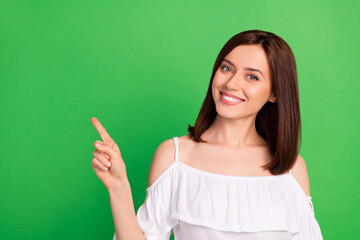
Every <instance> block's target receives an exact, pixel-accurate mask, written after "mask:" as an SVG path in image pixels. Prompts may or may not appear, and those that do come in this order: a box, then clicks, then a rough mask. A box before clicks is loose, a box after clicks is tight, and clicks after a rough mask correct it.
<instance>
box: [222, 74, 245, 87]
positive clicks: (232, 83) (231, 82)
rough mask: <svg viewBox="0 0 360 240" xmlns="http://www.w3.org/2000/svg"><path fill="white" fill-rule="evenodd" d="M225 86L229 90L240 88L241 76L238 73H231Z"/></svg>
mask: <svg viewBox="0 0 360 240" xmlns="http://www.w3.org/2000/svg"><path fill="white" fill-rule="evenodd" d="M226 87H227V88H228V89H229V90H230V89H232V90H240V89H241V88H242V87H243V86H242V81H241V77H240V76H239V75H233V76H232V77H231V78H229V79H228V81H227V82H226Z"/></svg>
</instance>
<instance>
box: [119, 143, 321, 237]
mask: <svg viewBox="0 0 360 240" xmlns="http://www.w3.org/2000/svg"><path fill="white" fill-rule="evenodd" d="M173 140H174V144H175V161H174V162H173V163H172V164H171V165H170V166H169V167H168V168H167V169H166V170H165V171H164V172H163V173H162V174H161V175H160V176H159V177H158V178H157V179H156V180H155V181H154V182H153V183H152V184H151V186H149V187H148V188H147V189H146V192H147V194H146V198H145V202H144V203H143V204H142V205H141V206H140V207H139V209H138V211H137V216H136V217H137V220H138V223H139V225H140V227H141V229H142V231H143V232H144V235H145V237H146V239H147V240H169V238H170V235H171V233H172V232H173V233H174V238H175V240H203V239H204V240H207V239H209V240H225V239H226V240H235V239H236V240H323V237H322V234H321V230H320V226H319V224H318V222H317V221H316V219H315V214H314V207H313V203H312V201H311V198H312V197H311V196H308V195H306V194H305V192H304V191H303V189H302V188H301V186H300V185H299V183H298V182H297V181H296V179H295V178H294V177H293V175H292V174H291V170H290V171H289V173H287V174H282V175H272V176H231V175H224V174H217V173H210V172H207V171H204V170H200V169H197V168H194V167H191V166H189V165H187V164H185V163H183V162H180V161H178V158H179V154H178V148H179V147H178V137H174V138H173ZM113 240H116V235H115V234H114V237H113Z"/></svg>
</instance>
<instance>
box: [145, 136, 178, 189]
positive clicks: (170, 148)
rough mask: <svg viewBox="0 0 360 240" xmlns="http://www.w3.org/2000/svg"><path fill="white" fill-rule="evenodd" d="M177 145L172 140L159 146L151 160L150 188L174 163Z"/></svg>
mask: <svg viewBox="0 0 360 240" xmlns="http://www.w3.org/2000/svg"><path fill="white" fill-rule="evenodd" d="M174 160H175V145H174V140H173V139H172V138H170V139H167V140H165V141H163V142H161V143H160V144H159V146H158V147H157V148H156V150H155V152H154V155H153V158H152V160H151V165H150V170H149V176H148V187H149V186H151V184H152V183H153V182H155V180H156V179H157V178H158V177H159V176H160V175H161V174H162V173H163V172H164V171H165V170H166V169H167V168H168V167H169V166H170V165H171V164H172V163H173V162H174Z"/></svg>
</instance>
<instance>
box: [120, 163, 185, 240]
mask: <svg viewBox="0 0 360 240" xmlns="http://www.w3.org/2000/svg"><path fill="white" fill-rule="evenodd" d="M174 167H175V164H172V165H170V166H169V167H168V168H167V169H166V170H165V171H164V172H163V173H162V174H161V175H160V176H159V177H158V178H157V179H156V180H155V181H154V182H153V183H152V184H151V186H150V187H148V188H147V189H146V197H145V201H144V203H143V204H142V205H141V206H140V207H139V209H138V210H137V213H136V218H137V221H138V223H139V226H140V228H141V230H142V231H143V233H144V236H145V238H146V240H169V238H170V236H171V233H172V229H173V227H174V226H176V225H177V224H179V220H177V219H175V218H173V217H172V216H171V207H172V199H173V191H172V189H173V188H172V186H173V180H174V179H175V177H174V174H175V173H174V170H175V168H174ZM113 240H116V233H115V234H114V237H113Z"/></svg>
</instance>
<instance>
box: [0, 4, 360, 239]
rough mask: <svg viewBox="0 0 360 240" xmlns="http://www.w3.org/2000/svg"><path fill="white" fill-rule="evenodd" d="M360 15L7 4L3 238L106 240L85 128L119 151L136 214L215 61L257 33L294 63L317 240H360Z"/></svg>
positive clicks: (336, 9) (101, 193) (305, 9)
mask: <svg viewBox="0 0 360 240" xmlns="http://www.w3.org/2000/svg"><path fill="white" fill-rule="evenodd" d="M359 9H360V4H359V1H297V2H291V3H290V1H224V2H223V1H218V0H217V1H208V0H207V1H205V0H202V1H157V2H154V1H119V0H118V1H115V0H114V1H113V0H111V1H110V0H103V1H90V0H86V1H66V0H65V1H18V0H7V1H1V2H0V84H1V85H0V103H1V108H0V111H1V112H0V121H1V124H0V132H1V134H0V141H1V145H0V151H1V165H0V167H1V169H2V170H1V174H0V176H1V177H0V182H1V193H2V194H1V197H0V212H1V217H0V238H1V239H50V238H51V239H112V237H113V234H114V224H113V219H112V214H111V208H110V202H109V196H108V192H107V190H106V188H105V187H104V185H103V184H102V182H101V181H100V180H99V179H98V178H97V176H96V175H95V173H94V171H93V169H92V167H91V160H92V158H93V155H92V152H93V151H94V150H95V149H94V145H93V143H94V142H95V141H96V140H101V139H100V136H99V135H98V133H97V131H96V129H95V128H94V127H93V125H92V123H91V121H90V118H91V117H93V116H95V117H97V118H98V119H99V120H100V122H101V123H102V124H103V126H104V127H105V128H106V129H107V131H108V132H109V134H110V136H112V137H113V139H114V140H115V141H116V142H117V144H118V146H119V147H120V150H121V152H122V156H123V158H124V161H125V163H126V166H127V172H128V176H129V181H130V183H131V186H132V193H133V198H134V205H135V208H136V210H137V209H138V207H139V206H140V205H141V204H142V203H143V201H144V199H145V195H146V192H145V188H146V187H147V176H148V171H149V166H150V163H151V159H152V156H153V153H154V151H155V149H156V147H157V146H158V145H159V144H160V143H161V142H162V141H164V140H166V139H169V138H172V137H174V136H182V135H185V134H186V133H187V131H186V129H187V124H189V123H190V124H193V123H194V121H195V119H196V116H197V114H198V111H199V109H200V106H201V104H202V101H203V99H204V97H205V94H206V90H207V87H208V82H209V79H210V76H211V70H212V66H213V64H214V61H215V58H216V56H217V54H218V53H219V51H220V49H221V47H222V46H223V45H224V44H225V42H226V41H227V40H228V39H229V38H230V37H232V36H233V35H235V34H236V33H239V32H241V31H245V30H250V29H261V30H265V31H270V32H274V33H276V34H277V35H279V36H281V37H282V38H283V39H285V41H287V42H288V44H289V45H290V46H291V48H292V50H293V52H294V54H295V58H296V61H297V68H298V76H299V89H300V106H301V116H302V126H303V144H302V148H301V152H300V154H301V155H302V156H303V158H304V159H305V161H306V164H307V168H308V173H309V178H310V186H311V195H312V197H313V203H314V207H315V216H316V219H317V221H318V222H319V224H320V227H321V230H322V233H323V236H324V239H327V240H330V239H356V234H354V233H356V232H357V230H358V226H359V220H358V219H359V218H358V217H359V214H360V211H359V207H358V202H360V198H359V186H358V184H359V181H358V178H357V176H358V175H357V174H358V172H359V166H360V161H359V158H358V156H359V155H360V151H359V149H360V147H359V143H360V141H359V133H360V131H359V122H360V118H359V116H360V115H359V100H360V99H359V94H358V92H359V87H360V74H359V36H360V34H359V29H360V28H359V25H358V23H359Z"/></svg>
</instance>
